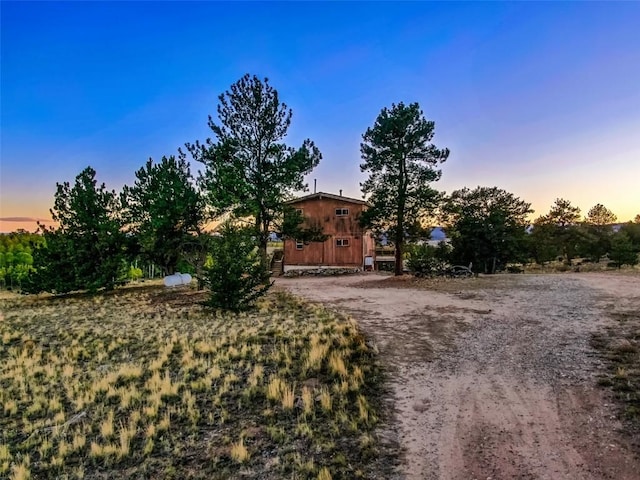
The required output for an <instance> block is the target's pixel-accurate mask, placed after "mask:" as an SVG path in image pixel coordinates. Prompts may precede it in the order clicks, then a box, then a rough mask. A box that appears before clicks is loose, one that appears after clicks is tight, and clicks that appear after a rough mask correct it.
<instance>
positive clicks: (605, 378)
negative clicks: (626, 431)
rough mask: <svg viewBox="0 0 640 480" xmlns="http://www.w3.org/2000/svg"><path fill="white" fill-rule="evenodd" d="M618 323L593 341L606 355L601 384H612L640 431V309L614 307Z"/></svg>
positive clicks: (607, 385) (632, 422)
mask: <svg viewBox="0 0 640 480" xmlns="http://www.w3.org/2000/svg"><path fill="white" fill-rule="evenodd" d="M610 315H611V317H613V319H614V320H615V322H616V324H615V326H610V327H607V328H606V329H604V330H602V331H600V332H598V333H597V334H595V335H593V337H592V341H591V344H592V345H593V346H594V347H595V348H596V349H598V350H599V352H600V354H601V355H602V356H603V358H604V360H605V362H606V365H607V373H606V374H604V375H602V376H601V378H600V379H599V383H600V385H602V386H605V387H609V388H611V390H612V391H613V392H614V395H615V396H616V398H617V399H618V400H619V401H620V402H621V404H622V405H623V414H624V417H626V419H627V420H629V421H630V422H631V425H630V426H631V427H632V428H633V429H634V430H635V431H638V429H639V428H640V424H639V423H638V420H640V312H638V311H623V310H619V309H617V308H616V307H615V306H612V307H611V314H610Z"/></svg>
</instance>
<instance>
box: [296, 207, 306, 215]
mask: <svg viewBox="0 0 640 480" xmlns="http://www.w3.org/2000/svg"><path fill="white" fill-rule="evenodd" d="M296 213H299V214H300V215H302V214H303V213H304V211H303V210H302V209H301V208H296Z"/></svg>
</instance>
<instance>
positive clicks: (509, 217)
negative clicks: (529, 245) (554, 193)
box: [443, 187, 533, 273]
mask: <svg viewBox="0 0 640 480" xmlns="http://www.w3.org/2000/svg"><path fill="white" fill-rule="evenodd" d="M532 211H533V210H531V205H530V204H529V203H526V202H524V201H522V200H520V199H519V198H517V197H515V196H514V195H513V194H511V193H509V192H506V191H504V190H501V189H499V188H497V187H491V188H488V187H478V188H476V189H475V190H469V189H468V188H464V189H462V190H456V191H455V192H453V193H452V194H451V195H450V196H449V197H448V198H447V199H446V201H445V202H444V204H443V212H444V213H445V215H446V217H447V223H448V224H449V228H447V233H448V234H449V235H450V236H451V245H452V247H453V252H452V258H453V259H454V261H455V262H456V263H459V264H462V265H467V264H469V263H472V264H473V265H472V268H473V270H474V271H475V272H484V273H495V272H497V271H499V270H502V269H504V267H505V266H506V264H507V263H509V262H522V261H524V260H525V258H526V256H527V254H526V226H527V216H528V215H529V214H530V213H531V212H532Z"/></svg>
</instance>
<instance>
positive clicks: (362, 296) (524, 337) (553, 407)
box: [277, 274, 640, 480]
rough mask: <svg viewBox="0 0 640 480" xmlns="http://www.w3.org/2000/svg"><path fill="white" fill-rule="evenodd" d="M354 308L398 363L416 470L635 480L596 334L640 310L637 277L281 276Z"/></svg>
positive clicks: (398, 418)
mask: <svg viewBox="0 0 640 480" xmlns="http://www.w3.org/2000/svg"><path fill="white" fill-rule="evenodd" d="M277 285H278V286H280V287H284V288H286V289H288V290H290V291H292V292H293V293H295V294H298V295H301V296H303V297H306V298H308V299H310V300H313V301H319V302H322V303H324V304H325V305H327V306H329V307H331V308H336V309H339V310H341V311H344V312H348V313H350V314H351V315H352V316H353V317H354V318H356V319H357V320H358V321H359V323H360V324H361V326H362V328H363V329H364V331H365V332H366V333H367V334H368V335H369V336H370V337H371V338H373V339H374V341H375V342H376V343H377V345H378V348H379V350H380V354H381V356H382V360H383V362H385V363H386V364H387V365H388V366H389V370H390V377H391V384H392V385H391V387H392V389H393V392H394V398H393V404H394V408H395V422H394V425H392V426H390V427H389V429H390V431H389V432H384V434H385V435H394V434H395V435H397V440H398V442H399V443H400V445H401V446H402V447H403V449H404V451H405V455H404V461H403V465H402V467H401V472H399V474H398V477H399V478H407V479H460V480H462V479H464V480H470V479H483V480H487V479H604V478H607V479H617V480H624V479H629V480H631V479H638V478H640V459H638V457H637V456H635V455H634V453H633V451H632V448H631V446H630V443H629V439H628V438H626V437H625V436H624V435H622V434H621V433H620V428H621V425H620V424H619V422H618V421H617V420H616V416H615V412H616V410H615V406H614V405H613V404H612V403H611V401H610V400H609V397H608V396H607V393H606V391H604V390H603V389H602V388H600V387H598V386H597V384H596V382H597V374H598V372H599V371H601V369H602V368H603V367H602V365H601V363H600V360H599V357H598V355H597V353H596V352H595V351H594V350H593V349H592V348H591V346H590V343H589V342H590V338H591V334H592V332H594V331H596V330H598V329H600V328H602V327H603V326H604V325H606V324H607V322H611V320H610V317H609V313H610V310H611V309H612V308H618V307H619V308H625V309H632V310H633V309H635V310H636V311H638V310H640V278H639V277H638V276H625V275H613V274H611V275H609V274H577V275H576V274H567V275H505V276H495V277H489V278H487V277H485V278H479V279H470V280H452V281H440V282H434V283H433V284H432V285H430V288H429V289H428V290H426V289H420V288H414V287H412V284H411V283H410V282H409V281H407V280H398V281H396V279H393V278H389V277H386V276H382V275H377V274H367V275H359V276H352V277H341V278H336V277H323V278H308V277H305V278H292V279H284V278H283V279H278V281H277Z"/></svg>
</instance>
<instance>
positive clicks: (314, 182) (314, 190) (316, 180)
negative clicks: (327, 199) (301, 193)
mask: <svg viewBox="0 0 640 480" xmlns="http://www.w3.org/2000/svg"><path fill="white" fill-rule="evenodd" d="M317 186H318V179H317V178H314V179H313V193H316V187H317Z"/></svg>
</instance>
